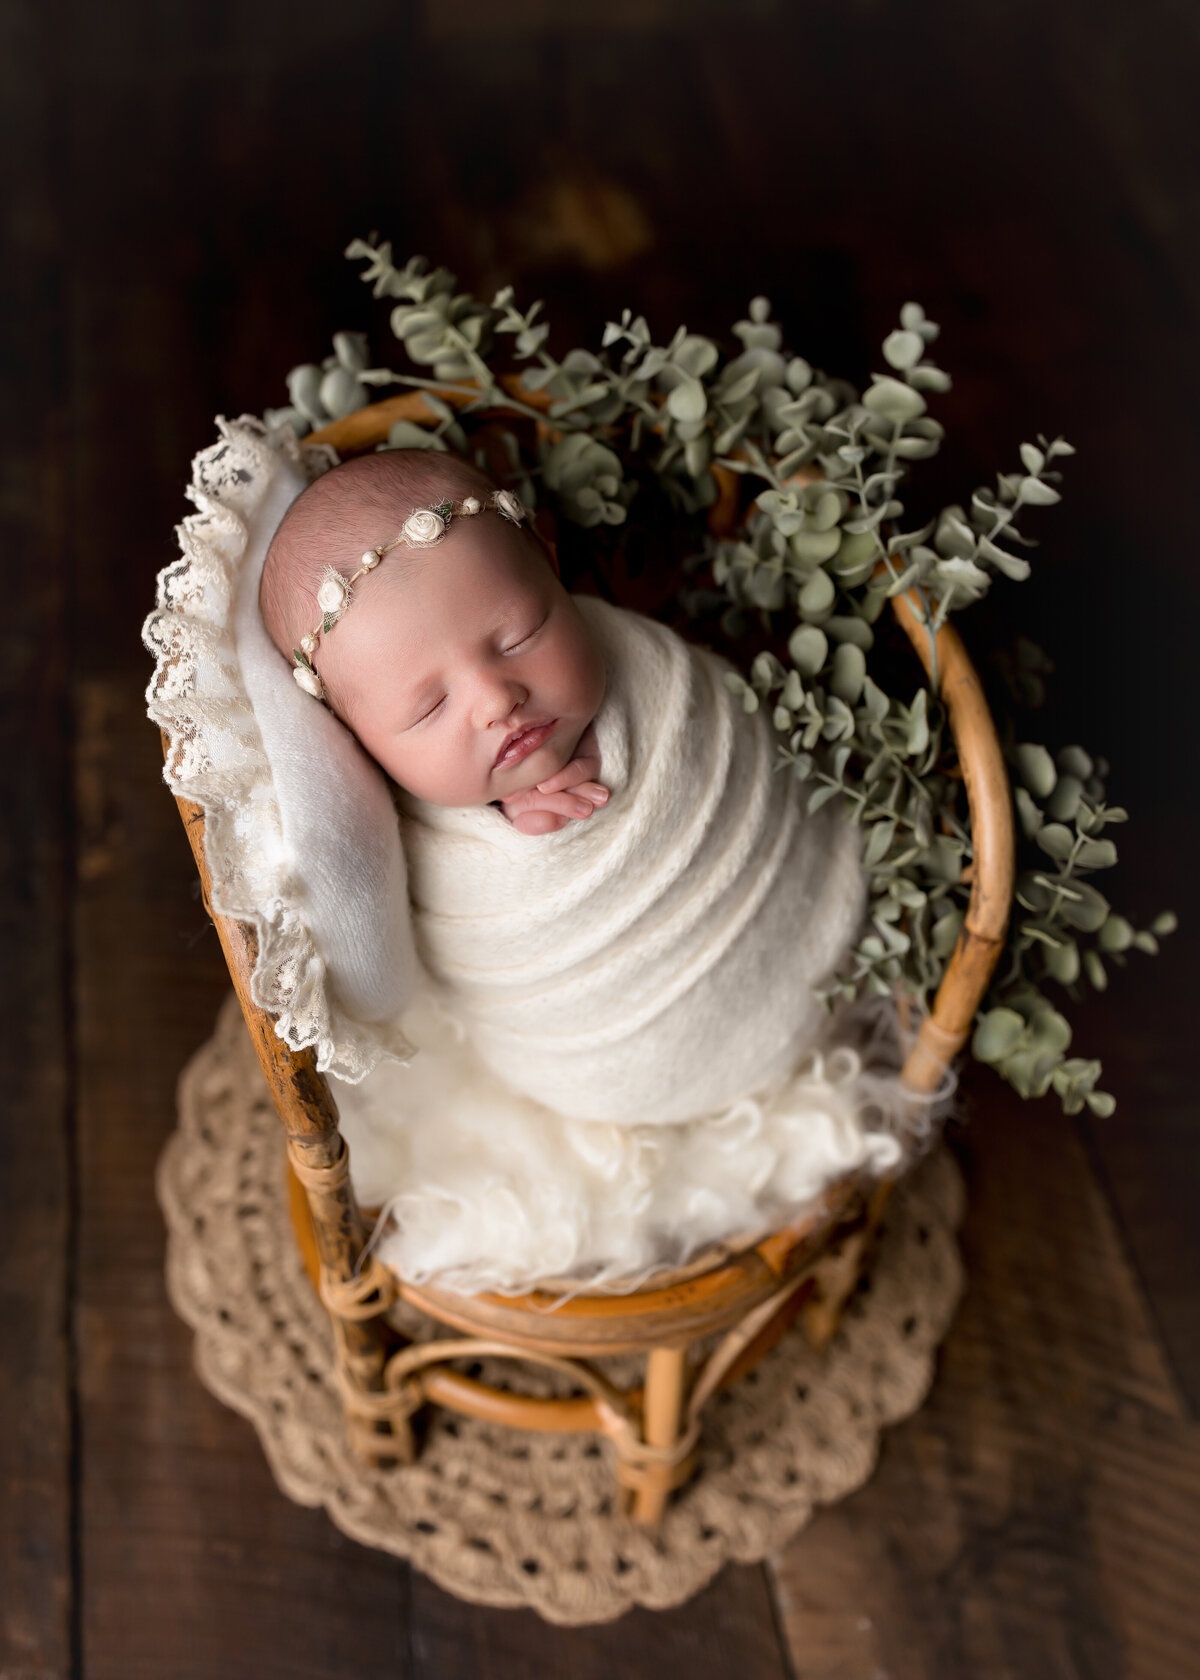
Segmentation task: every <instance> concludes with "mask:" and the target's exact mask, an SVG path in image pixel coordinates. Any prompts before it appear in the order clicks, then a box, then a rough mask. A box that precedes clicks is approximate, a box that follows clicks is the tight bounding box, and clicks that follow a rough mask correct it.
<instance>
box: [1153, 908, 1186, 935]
mask: <svg viewBox="0 0 1200 1680" xmlns="http://www.w3.org/2000/svg"><path fill="white" fill-rule="evenodd" d="M1178 926H1179V917H1178V916H1177V915H1176V914H1175V912H1174V910H1161V911H1160V912H1159V914H1158V915H1157V916H1155V918H1154V920H1153V921H1152V922H1151V923H1150V932H1151V933H1153V934H1157V936H1158V937H1159V938H1160V939H1164V938H1165V937H1166V936H1167V934H1169V933H1174V932H1175V929H1176V928H1177V927H1178Z"/></svg>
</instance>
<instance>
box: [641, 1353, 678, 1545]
mask: <svg viewBox="0 0 1200 1680" xmlns="http://www.w3.org/2000/svg"><path fill="white" fill-rule="evenodd" d="M686 1361H687V1349H686V1348H651V1350H650V1352H649V1354H648V1355H647V1356H646V1388H645V1396H644V1401H643V1408H644V1412H643V1416H644V1422H643V1431H644V1434H645V1438H646V1443H647V1445H648V1446H651V1447H673V1446H674V1445H675V1443H676V1442H677V1441H678V1439H679V1424H680V1420H681V1418H682V1416H683V1390H684V1375H685V1369H686ZM673 1480H674V1477H673V1475H672V1468H671V1466H670V1465H668V1464H654V1465H647V1466H646V1469H645V1475H644V1479H643V1481H642V1484H641V1486H640V1487H639V1488H638V1489H637V1492H636V1493H635V1494H634V1498H633V1518H634V1521H635V1522H640V1523H657V1522H660V1521H661V1520H662V1514H663V1511H664V1510H665V1509H666V1504H667V1495H668V1494H669V1493H670V1491H671V1484H672V1481H673Z"/></svg>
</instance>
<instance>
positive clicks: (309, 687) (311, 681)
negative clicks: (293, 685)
mask: <svg viewBox="0 0 1200 1680" xmlns="http://www.w3.org/2000/svg"><path fill="white" fill-rule="evenodd" d="M292 675H293V676H294V677H295V679H296V681H297V682H298V683H299V684H300V687H301V688H302V689H303V690H304V692H305V694H311V695H312V697H313V699H314V700H324V698H325V690H324V688H323V686H322V684H321V679H320V677H319V676H318V675H317V673H316V672H315V671H310V670H309V669H308V667H307V666H305V665H294V666H293V667H292Z"/></svg>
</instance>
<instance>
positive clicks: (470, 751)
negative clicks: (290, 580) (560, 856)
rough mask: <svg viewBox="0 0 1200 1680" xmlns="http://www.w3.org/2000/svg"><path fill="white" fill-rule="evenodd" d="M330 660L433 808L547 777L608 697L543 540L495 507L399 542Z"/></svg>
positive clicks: (342, 687)
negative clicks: (424, 544)
mask: <svg viewBox="0 0 1200 1680" xmlns="http://www.w3.org/2000/svg"><path fill="white" fill-rule="evenodd" d="M386 536H387V534H386V533H382V532H381V533H380V540H386ZM317 665H318V668H319V670H320V671H321V672H322V674H323V675H324V676H325V677H326V678H327V680H331V681H332V682H333V684H334V686H335V687H336V690H337V693H338V696H339V698H340V700H341V707H340V709H341V710H342V712H343V714H344V716H345V720H346V722H347V723H349V725H350V727H351V728H352V729H353V730H354V732H355V734H356V735H357V736H358V738H359V740H360V741H361V742H362V744H363V746H364V747H365V748H366V750H367V751H368V752H369V753H370V754H371V755H372V757H373V758H375V759H376V761H377V762H378V763H379V764H380V765H382V767H383V768H384V770H386V771H387V773H388V775H389V776H391V778H392V779H393V781H396V782H398V783H399V784H400V785H401V787H404V788H407V789H408V791H409V792H410V793H413V794H415V795H416V796H417V797H418V798H419V799H425V800H428V801H429V802H430V803H431V804H434V805H486V804H488V803H489V801H491V800H494V799H506V798H508V797H509V796H511V795H512V794H515V793H519V792H521V791H522V790H524V789H526V788H531V787H533V786H535V785H536V784H537V783H538V782H542V781H545V780H546V779H547V778H548V777H549V776H552V775H554V773H555V772H556V771H557V770H561V769H562V768H563V766H564V765H566V764H568V763H570V761H571V758H572V756H573V755H574V750H575V746H576V743H577V742H578V740H579V737H580V736H581V735H582V733H583V731H584V730H585V729H586V728H587V726H588V724H589V723H590V722H591V720H592V718H593V717H594V716H595V714H596V710H597V708H598V707H599V705H600V702H601V700H602V699H603V697H604V663H603V659H602V657H601V654H600V650H599V648H598V647H597V646H596V644H595V641H594V639H593V637H592V635H591V632H590V631H589V630H588V627H587V625H586V624H585V623H584V620H583V618H582V616H581V615H580V613H579V611H578V609H577V608H576V606H575V603H574V602H573V601H572V600H571V597H570V596H569V595H568V594H567V592H566V590H565V589H564V588H563V586H562V584H561V583H560V582H559V580H558V578H557V577H556V576H555V575H554V572H553V570H552V568H551V565H550V562H549V559H548V557H547V555H546V553H545V551H544V549H542V547H541V545H540V544H539V543H538V542H537V540H536V538H534V537H533V536H532V535H531V534H530V533H529V532H527V531H525V530H523V529H519V528H518V527H516V526H514V525H512V524H510V523H509V522H508V521H507V520H505V519H504V518H503V517H502V516H500V515H499V514H496V513H486V514H482V515H478V516H476V517H475V518H473V519H461V520H457V521H455V523H454V524H453V525H452V527H451V529H450V531H449V532H448V534H447V535H446V537H445V538H444V539H443V540H442V541H441V542H440V543H437V544H436V545H435V546H434V547H432V548H430V549H427V550H424V551H422V550H411V549H397V550H393V552H392V553H391V554H389V555H388V556H387V557H386V558H385V559H384V561H383V564H382V565H381V566H380V567H379V568H378V570H376V571H374V572H372V573H371V574H370V575H369V576H367V577H365V578H362V579H360V581H359V582H358V583H357V584H355V586H354V600H353V602H352V603H351V605H350V607H349V609H348V610H347V612H346V615H345V617H344V618H342V619H340V620H339V621H338V623H337V624H336V625H335V626H334V628H333V629H332V630H331V631H330V632H329V633H328V634H327V635H325V636H323V637H322V638H321V648H320V653H319V654H318V656H317Z"/></svg>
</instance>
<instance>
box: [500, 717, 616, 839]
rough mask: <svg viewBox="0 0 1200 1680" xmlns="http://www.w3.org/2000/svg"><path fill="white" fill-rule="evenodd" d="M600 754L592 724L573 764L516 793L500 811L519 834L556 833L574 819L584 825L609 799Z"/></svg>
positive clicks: (576, 749)
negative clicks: (598, 779)
mask: <svg viewBox="0 0 1200 1680" xmlns="http://www.w3.org/2000/svg"><path fill="white" fill-rule="evenodd" d="M599 774H600V753H599V749H598V748H597V746H596V735H595V731H594V730H593V729H592V726H591V724H590V723H589V724H588V726H587V728H586V729H585V730H584V732H583V734H582V735H581V736H580V737H579V744H578V746H577V747H576V748H575V757H574V758H573V759H572V760H571V762H570V764H564V765H563V767H562V769H561V770H559V771H557V772H556V773H555V774H554V775H553V776H550V777H548V779H547V780H546V781H544V782H539V783H538V784H537V786H536V787H531V788H526V789H525V790H524V791H523V792H522V793H514V794H513V796H512V798H511V799H505V800H502V801H501V804H500V809H501V810H502V811H503V813H504V815H505V816H506V817H507V818H508V820H509V822H510V823H512V825H513V827H514V828H515V829H516V830H517V832H518V833H519V834H554V833H556V832H557V831H558V830H559V829H560V828H565V827H566V825H567V823H568V822H570V821H571V819H572V818H574V819H575V820H576V821H577V822H582V821H583V820H584V819H585V818H587V817H590V816H591V814H592V812H593V811H594V810H595V809H596V807H597V806H598V805H603V804H604V803H605V802H606V801H607V799H608V789H607V788H606V787H604V786H603V784H602V783H601V782H599V781H597V780H596V777H597V776H599Z"/></svg>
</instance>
